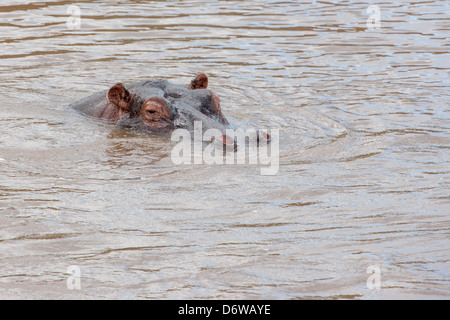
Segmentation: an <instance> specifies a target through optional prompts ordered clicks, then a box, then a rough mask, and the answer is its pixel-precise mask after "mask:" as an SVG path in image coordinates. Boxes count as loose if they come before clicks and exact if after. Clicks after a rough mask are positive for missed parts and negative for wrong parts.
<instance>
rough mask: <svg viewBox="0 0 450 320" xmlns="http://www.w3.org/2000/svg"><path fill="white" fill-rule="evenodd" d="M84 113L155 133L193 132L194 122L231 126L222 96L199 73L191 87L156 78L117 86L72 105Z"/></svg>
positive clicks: (206, 124)
mask: <svg viewBox="0 0 450 320" xmlns="http://www.w3.org/2000/svg"><path fill="white" fill-rule="evenodd" d="M70 106H71V107H72V108H74V109H76V110H79V111H81V112H82V113H84V114H86V115H88V116H91V117H94V118H98V119H103V120H105V121H108V122H110V123H113V124H117V125H120V126H125V127H134V128H138V129H142V130H145V131H148V132H152V133H156V134H159V133H169V132H171V131H173V130H174V129H176V128H186V129H192V128H193V123H194V121H202V123H203V126H204V127H212V128H217V129H219V130H224V129H226V128H227V126H228V125H229V122H228V120H227V119H226V118H225V116H224V115H223V114H222V110H221V107H220V99H219V97H218V96H217V95H216V94H215V93H214V92H213V91H211V90H209V89H208V76H207V75H206V74H204V73H202V74H199V75H198V76H197V77H195V79H193V80H192V81H191V82H190V83H189V84H188V85H178V84H173V83H170V82H169V81H167V80H162V79H156V80H148V81H138V82H133V83H130V84H126V85H124V84H122V83H116V84H114V85H113V86H112V87H111V88H109V90H107V91H104V92H100V93H96V94H93V95H91V96H89V97H87V98H84V99H82V100H80V101H77V102H75V103H73V104H71V105H70Z"/></svg>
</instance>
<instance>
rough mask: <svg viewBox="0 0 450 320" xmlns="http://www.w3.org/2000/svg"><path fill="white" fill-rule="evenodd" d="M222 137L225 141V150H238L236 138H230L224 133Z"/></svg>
mask: <svg viewBox="0 0 450 320" xmlns="http://www.w3.org/2000/svg"><path fill="white" fill-rule="evenodd" d="M221 139H222V142H223V149H224V151H227V152H231V151H234V152H236V151H237V143H236V141H235V140H234V139H232V138H230V137H229V136H227V135H222V136H221Z"/></svg>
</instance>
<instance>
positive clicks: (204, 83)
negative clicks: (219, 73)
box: [189, 73, 208, 90]
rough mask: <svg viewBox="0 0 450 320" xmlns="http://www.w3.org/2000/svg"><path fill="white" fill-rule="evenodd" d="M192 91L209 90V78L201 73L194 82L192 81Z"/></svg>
mask: <svg viewBox="0 0 450 320" xmlns="http://www.w3.org/2000/svg"><path fill="white" fill-rule="evenodd" d="M189 87H190V89H192V90H196V89H207V88H208V76H207V75H206V74H204V73H200V74H199V75H198V76H196V77H195V79H194V80H192V81H191V84H190V85H189Z"/></svg>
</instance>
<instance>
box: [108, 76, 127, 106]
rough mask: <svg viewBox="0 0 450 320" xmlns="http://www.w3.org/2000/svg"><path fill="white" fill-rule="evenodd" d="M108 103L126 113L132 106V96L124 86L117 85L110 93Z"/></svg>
mask: <svg viewBox="0 0 450 320" xmlns="http://www.w3.org/2000/svg"><path fill="white" fill-rule="evenodd" d="M108 101H109V102H110V103H112V104H114V105H116V106H117V107H119V108H121V109H123V110H125V111H129V110H130V108H131V104H132V95H131V93H130V92H129V91H128V90H127V89H125V87H124V86H123V84H121V83H116V84H115V85H113V86H112V87H111V88H110V89H109V91H108Z"/></svg>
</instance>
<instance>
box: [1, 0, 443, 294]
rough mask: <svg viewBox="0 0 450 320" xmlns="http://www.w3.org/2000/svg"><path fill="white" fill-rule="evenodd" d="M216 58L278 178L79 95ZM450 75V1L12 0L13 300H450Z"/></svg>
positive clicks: (219, 81)
mask: <svg viewBox="0 0 450 320" xmlns="http://www.w3.org/2000/svg"><path fill="white" fill-rule="evenodd" d="M74 5H75V6H74ZM371 5H377V6H378V7H370V6H371ZM199 72H205V73H206V74H208V76H209V83H210V86H209V88H210V89H212V90H214V92H216V94H217V95H218V96H219V97H220V98H221V105H222V110H223V113H224V114H225V115H226V117H227V118H228V120H229V121H230V122H231V123H232V124H233V125H234V126H235V127H242V128H260V129H268V130H272V131H274V130H279V140H278V141H279V158H278V159H279V168H278V170H277V171H276V172H273V173H274V174H271V175H263V174H262V173H261V168H262V167H263V165H262V164H261V163H259V164H250V163H246V164H237V163H235V164H230V163H229V164H223V165H208V164H205V163H203V164H191V165H189V164H182V165H175V164H174V162H173V161H172V159H171V152H172V149H173V148H174V145H175V142H172V141H171V139H170V137H161V136H152V135H149V134H145V133H142V132H137V131H134V130H129V129H126V128H119V127H115V126H113V125H110V124H107V123H103V122H100V121H96V120H93V119H89V118H86V117H84V116H82V115H80V114H78V113H77V112H75V111H74V110H71V109H70V108H68V105H69V104H70V103H71V102H74V101H76V100H78V99H80V98H83V97H85V96H88V95H90V94H92V93H95V92H97V91H102V90H106V89H107V88H109V87H110V86H111V85H113V84H114V83H116V82H124V83H129V82H133V81H139V80H145V79H153V78H162V79H167V80H169V81H172V82H175V83H179V84H185V83H188V82H189V81H190V80H191V79H192V78H193V77H194V76H195V75H196V74H197V73H199ZM449 73H450V3H449V2H448V1H435V0H432V1H426V0H420V1H412V0H408V1H399V2H390V1H381V2H375V1H353V0H347V1H289V0H284V1H262V0H261V1H258V0H251V1H190V0H186V1H176V2H164V1H119V0H117V1H108V2H106V1H78V2H76V3H73V2H71V1H12V0H2V2H1V4H0V83H1V85H0V101H1V105H0V261H1V264H0V298H3V299H449V298H450V261H449V260H450V216H449V213H450V166H449V162H450V103H449V101H450V76H449Z"/></svg>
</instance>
